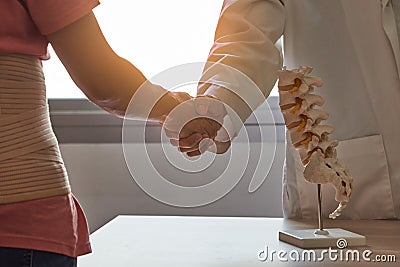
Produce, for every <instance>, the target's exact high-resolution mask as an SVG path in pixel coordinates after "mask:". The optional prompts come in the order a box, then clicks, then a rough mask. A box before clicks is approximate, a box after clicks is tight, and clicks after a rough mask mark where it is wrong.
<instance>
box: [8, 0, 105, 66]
mask: <svg viewBox="0 0 400 267" xmlns="http://www.w3.org/2000/svg"><path fill="white" fill-rule="evenodd" d="M22 2H23V3H25V6H24V5H23V4H21V3H20V1H18V0H7V1H0V52H9V53H21V54H28V55H34V56H38V57H40V58H41V59H48V53H47V45H48V43H49V42H48V41H47V39H46V36H45V35H48V34H50V33H54V32H56V31H58V30H60V29H62V28H64V27H65V26H67V25H69V24H71V23H72V22H74V21H76V20H78V19H79V18H81V17H83V16H84V15H86V14H88V13H89V12H90V11H91V10H92V9H93V8H94V7H95V6H97V5H98V4H99V1H98V0H22ZM27 10H28V11H29V13H28V11H27Z"/></svg>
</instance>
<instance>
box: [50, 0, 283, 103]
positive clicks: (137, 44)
mask: <svg viewBox="0 0 400 267" xmlns="http://www.w3.org/2000/svg"><path fill="white" fill-rule="evenodd" d="M222 3H223V1H222V0H201V1H199V0H168V1H165V0H146V1H126V0H102V1H101V4H100V5H99V6H98V7H96V8H95V9H94V13H95V14H96V17H97V19H98V21H99V24H100V26H101V28H102V30H103V33H104V35H105V37H106V39H107V40H108V42H109V43H110V45H111V47H112V48H113V49H114V50H115V52H116V53H117V54H119V55H120V56H122V57H124V58H126V59H128V60H129V61H131V62H132V63H133V64H134V65H135V66H136V67H138V68H139V69H140V70H141V71H142V72H143V73H144V74H145V75H146V77H148V78H151V77H152V76H153V75H155V74H157V73H159V72H161V71H163V70H165V69H168V68H170V67H173V66H176V65H180V64H184V63H191V62H202V61H205V60H206V59H207V55H208V53H209V50H210V48H211V45H212V43H213V38H214V32H215V27H216V25H217V21H218V16H219V13H220V10H221V7H222ZM50 53H51V55H52V58H51V59H50V60H48V61H46V62H44V70H45V73H46V82H47V94H48V97H49V98H85V95H84V94H83V93H82V92H81V91H80V90H79V89H78V88H77V87H76V85H75V84H74V83H73V81H72V80H71V78H70V77H69V75H68V73H67V72H66V70H65V69H64V67H63V65H62V64H61V62H60V61H59V60H58V58H57V56H56V55H55V53H54V51H53V50H52V49H51V48H50ZM185 89H186V88H185ZM188 90H189V91H190V93H192V94H193V93H195V91H196V88H195V85H194V86H192V87H189V88H188ZM272 95H276V91H274V92H273V93H272Z"/></svg>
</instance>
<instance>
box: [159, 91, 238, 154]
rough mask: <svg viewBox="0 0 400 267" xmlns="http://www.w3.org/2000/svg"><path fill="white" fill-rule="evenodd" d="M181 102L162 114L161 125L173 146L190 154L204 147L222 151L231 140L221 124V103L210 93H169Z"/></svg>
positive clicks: (224, 111) (222, 112)
mask: <svg viewBox="0 0 400 267" xmlns="http://www.w3.org/2000/svg"><path fill="white" fill-rule="evenodd" d="M172 94H173V95H174V97H175V99H177V100H178V101H179V102H180V104H179V105H178V106H176V107H175V109H173V110H172V111H171V112H170V113H169V114H168V115H166V116H164V118H163V127H164V130H165V133H166V135H167V136H168V138H170V142H171V144H172V145H173V146H176V147H177V148H178V149H179V150H180V151H181V152H183V153H186V154H187V155H188V156H189V157H193V156H198V155H200V154H202V153H204V152H205V151H211V152H214V153H217V154H221V153H225V152H226V151H227V150H228V148H229V147H230V144H231V141H230V137H229V135H228V133H227V131H226V130H225V129H224V128H223V127H222V125H223V121H224V117H225V116H226V114H227V112H226V109H225V106H224V104H223V103H222V102H221V101H219V100H218V99H216V98H214V97H210V96H198V97H196V98H192V97H190V96H189V95H188V94H186V93H181V92H173V93H172Z"/></svg>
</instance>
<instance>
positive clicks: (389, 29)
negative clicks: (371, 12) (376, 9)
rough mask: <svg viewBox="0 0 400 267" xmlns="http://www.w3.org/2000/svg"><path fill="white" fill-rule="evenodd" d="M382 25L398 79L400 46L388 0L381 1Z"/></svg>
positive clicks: (399, 72)
mask: <svg viewBox="0 0 400 267" xmlns="http://www.w3.org/2000/svg"><path fill="white" fill-rule="evenodd" d="M382 25H383V29H384V30H385V33H386V36H387V38H388V39H389V41H390V44H391V46H392V50H393V54H394V57H395V59H396V65H397V72H398V74H399V77H400V46H399V38H398V35H397V27H396V19H395V17H394V12H393V9H392V7H391V6H390V0H382Z"/></svg>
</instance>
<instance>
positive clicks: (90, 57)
mask: <svg viewBox="0 0 400 267" xmlns="http://www.w3.org/2000/svg"><path fill="white" fill-rule="evenodd" d="M47 38H48V40H49V41H50V43H51V45H52V46H53V48H54V50H55V52H56V53H57V56H58V57H59V58H60V60H61V62H62V63H63V65H64V66H65V68H66V69H67V71H68V73H69V75H70V76H71V78H72V79H73V80H74V82H75V84H76V85H77V86H78V87H79V88H80V89H81V90H82V91H83V92H84V93H85V95H86V96H87V97H88V98H89V99H90V100H91V101H92V102H94V103H95V104H96V105H98V106H99V107H101V108H102V109H104V110H106V111H108V112H109V113H112V114H114V115H117V116H120V117H123V116H125V111H126V110H127V107H128V104H129V101H130V100H131V98H132V96H133V95H134V94H135V93H136V92H137V89H138V88H139V87H140V86H141V85H142V84H143V83H145V82H146V80H147V79H146V77H145V76H144V75H143V74H142V73H141V72H140V70H138V69H137V68H136V67H135V66H133V65H132V64H131V63H130V62H129V61H127V60H125V59H124V58H121V57H119V56H118V55H117V54H116V53H115V52H114V51H113V50H112V48H111V47H110V46H109V44H108V42H107V41H106V39H105V38H104V36H103V34H102V32H101V29H100V27H99V25H98V23H97V20H96V17H95V15H94V14H93V12H90V13H89V14H88V15H86V16H84V17H82V18H81V19H79V20H77V21H75V22H74V23H72V24H70V25H68V26H67V27H65V28H63V29H61V30H59V31H57V32H55V33H52V34H49V35H48V36H47ZM160 96H162V97H161V98H160V100H159V101H158V102H157V104H156V105H155V107H154V109H153V110H152V111H151V112H150V116H149V119H151V120H154V121H159V122H160V121H161V120H162V118H163V116H165V115H167V114H168V113H169V112H170V111H171V110H172V109H173V108H174V107H175V106H177V105H178V104H179V103H180V102H181V101H183V100H186V99H189V98H190V97H189V96H188V95H187V94H185V93H172V92H168V91H166V90H164V89H163V88H161V87H160V86H157V85H152V84H149V86H146V91H145V92H144V94H141V98H142V99H143V101H146V100H147V101H151V100H153V99H158V98H159V97H160ZM131 115H132V116H133V117H134V118H136V119H148V118H147V117H140V116H139V117H138V116H135V114H131ZM127 116H130V114H127Z"/></svg>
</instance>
